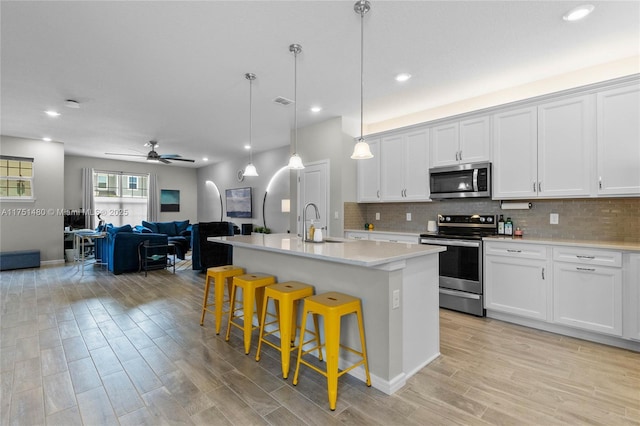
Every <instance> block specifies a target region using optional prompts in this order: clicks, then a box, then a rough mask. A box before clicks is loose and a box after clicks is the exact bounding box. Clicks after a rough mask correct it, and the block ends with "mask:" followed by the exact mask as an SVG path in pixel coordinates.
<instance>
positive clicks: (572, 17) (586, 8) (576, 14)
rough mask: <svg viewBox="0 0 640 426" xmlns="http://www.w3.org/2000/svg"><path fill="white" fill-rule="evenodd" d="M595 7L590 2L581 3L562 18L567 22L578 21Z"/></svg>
mask: <svg viewBox="0 0 640 426" xmlns="http://www.w3.org/2000/svg"><path fill="white" fill-rule="evenodd" d="M594 8H595V7H594V6H593V5H592V4H583V5H581V6H577V7H574V8H573V9H571V10H570V11H568V12H567V13H565V14H564V15H563V16H562V19H564V20H565V21H569V22H574V21H579V20H581V19H584V18H586V17H587V15H589V14H590V13H591V12H593V9H594Z"/></svg>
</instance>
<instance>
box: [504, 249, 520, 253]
mask: <svg viewBox="0 0 640 426" xmlns="http://www.w3.org/2000/svg"><path fill="white" fill-rule="evenodd" d="M507 252H509V253H522V250H513V249H507Z"/></svg>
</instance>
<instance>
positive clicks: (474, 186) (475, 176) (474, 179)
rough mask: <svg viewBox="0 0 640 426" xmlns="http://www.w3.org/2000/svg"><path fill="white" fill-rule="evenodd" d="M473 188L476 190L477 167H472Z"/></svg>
mask: <svg viewBox="0 0 640 426" xmlns="http://www.w3.org/2000/svg"><path fill="white" fill-rule="evenodd" d="M473 190H474V192H478V169H473Z"/></svg>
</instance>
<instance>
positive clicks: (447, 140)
mask: <svg viewBox="0 0 640 426" xmlns="http://www.w3.org/2000/svg"><path fill="white" fill-rule="evenodd" d="M490 123H491V122H490V120H489V117H488V116H482V117H476V118H470V119H467V120H463V121H455V122H451V123H447V124H442V125H439V126H436V127H434V128H433V129H432V130H431V138H432V141H431V166H432V167H440V166H451V165H455V164H460V163H475V162H480V161H489V160H490V157H491V129H490Z"/></svg>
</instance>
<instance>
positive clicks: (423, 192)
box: [380, 129, 429, 201]
mask: <svg viewBox="0 0 640 426" xmlns="http://www.w3.org/2000/svg"><path fill="white" fill-rule="evenodd" d="M428 135H429V134H428V130H427V129H417V130H413V131H409V132H404V133H398V134H395V135H390V136H386V137H383V138H382V145H381V152H380V176H381V179H380V188H381V195H382V197H381V198H382V201H426V200H428V199H429V183H428V180H429V176H428V172H429V170H428V166H427V165H428V164H429V161H428V152H429V151H428V150H429V136H428Z"/></svg>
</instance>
